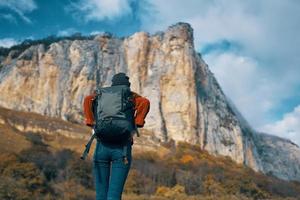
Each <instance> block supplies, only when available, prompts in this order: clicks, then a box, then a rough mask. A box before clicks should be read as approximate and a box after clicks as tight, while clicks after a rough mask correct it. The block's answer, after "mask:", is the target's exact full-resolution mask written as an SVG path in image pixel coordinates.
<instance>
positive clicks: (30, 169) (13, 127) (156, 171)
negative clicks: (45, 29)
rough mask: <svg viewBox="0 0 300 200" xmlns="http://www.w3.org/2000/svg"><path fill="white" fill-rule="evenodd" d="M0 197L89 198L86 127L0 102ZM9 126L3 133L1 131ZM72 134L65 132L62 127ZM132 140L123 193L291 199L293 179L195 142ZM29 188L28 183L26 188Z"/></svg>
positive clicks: (187, 199) (298, 187)
mask: <svg viewBox="0 0 300 200" xmlns="http://www.w3.org/2000/svg"><path fill="white" fill-rule="evenodd" d="M0 127H1V128H0V141H1V145H0V158H1V162H0V180H2V181H0V199H39V200H40V199H94V197H95V193H94V186H93V181H92V178H93V177H92V171H91V170H92V162H91V161H92V154H93V149H94V146H95V144H93V145H92V150H91V153H90V155H89V157H88V159H87V160H86V161H82V160H80V159H79V156H80V154H81V153H82V151H83V147H84V144H85V142H86V140H87V138H86V137H87V136H88V131H89V129H88V128H85V127H82V126H79V125H78V124H73V123H70V122H65V121H63V120H61V119H57V118H51V117H46V116H42V115H39V114H35V113H30V112H20V111H14V110H9V109H5V108H1V107H0ZM8 130H9V131H8ZM72 132H73V133H74V136H73V137H69V134H70V133H72ZM147 135H148V134H147V133H146V132H144V130H143V129H142V130H141V138H135V144H134V147H133V150H134V152H133V158H134V159H133V163H132V169H131V171H130V173H129V177H128V180H127V182H126V186H125V194H124V199H128V200H132V199H136V200H142V199H144V200H146V199H161V200H173V199H178V200H180V199H182V200H183V199H184V200H196V199H224V200H225V199H230V200H232V199H244V200H250V199H274V200H275V199H281V200H282V199H289V200H292V199H295V200H296V199H297V197H298V196H299V195H300V183H297V182H291V181H284V180H280V179H277V178H275V177H270V176H266V175H264V174H262V173H258V172H255V171H254V170H252V169H250V168H249V167H246V166H244V165H242V164H236V163H235V162H234V161H233V160H232V159H230V158H228V157H224V156H212V155H210V154H209V153H208V152H207V151H203V150H201V149H200V148H199V146H198V145H190V144H188V143H183V142H179V143H178V144H177V145H176V146H174V144H172V143H171V142H170V143H159V142H158V143H157V144H156V145H159V146H154V145H155V144H152V145H151V143H150V142H146V143H145V141H147ZM32 188H34V189H32Z"/></svg>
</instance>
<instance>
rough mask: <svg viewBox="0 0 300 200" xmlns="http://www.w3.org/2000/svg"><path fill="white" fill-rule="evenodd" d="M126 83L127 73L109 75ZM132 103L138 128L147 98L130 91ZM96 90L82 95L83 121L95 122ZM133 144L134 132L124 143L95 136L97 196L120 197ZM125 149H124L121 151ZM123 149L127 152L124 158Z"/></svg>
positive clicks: (101, 199) (104, 198) (110, 199)
mask: <svg viewBox="0 0 300 200" xmlns="http://www.w3.org/2000/svg"><path fill="white" fill-rule="evenodd" d="M115 85H127V86H128V87H130V82H129V77H128V76H126V74H125V73H118V74H116V75H114V76H113V78H112V86H115ZM132 95H133V103H134V110H135V115H134V123H135V125H136V127H138V128H141V127H143V126H144V124H145V118H146V115H147V114H148V112H149V109H150V102H149V100H148V99H146V98H145V97H142V96H140V95H138V94H137V93H134V92H132ZM94 97H95V94H92V95H89V96H87V97H85V99H84V113H85V123H86V125H87V126H91V127H93V126H94V123H95V121H94V116H93V112H92V110H93V109H92V102H93V100H94ZM132 145H133V134H132V135H131V137H130V139H129V140H128V141H127V142H126V144H125V146H126V148H123V147H124V145H120V144H111V143H105V142H103V141H100V140H98V139H97V144H96V149H95V152H94V157H93V160H94V165H93V171H94V180H95V187H96V199H97V200H120V199H121V196H122V192H123V188H124V184H125V181H126V178H127V175H128V172H129V169H130V166H131V160H132V157H131V150H132ZM124 150H125V152H124ZM124 153H125V154H126V155H127V156H126V158H127V159H126V160H124V159H123V158H124Z"/></svg>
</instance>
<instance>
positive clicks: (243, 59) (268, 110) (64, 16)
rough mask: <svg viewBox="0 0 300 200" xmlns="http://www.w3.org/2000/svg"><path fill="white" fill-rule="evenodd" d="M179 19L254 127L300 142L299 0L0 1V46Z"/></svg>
mask: <svg viewBox="0 0 300 200" xmlns="http://www.w3.org/2000/svg"><path fill="white" fill-rule="evenodd" d="M176 22H187V23H190V24H191V26H192V27H193V29H194V39H195V48H196V50H197V51H198V52H200V53H201V54H202V57H203V59H204V60H205V62H206V63H207V64H208V65H209V68H210V70H211V71H212V72H213V73H214V75H215V77H216V78H217V80H218V82H219V83H220V85H221V87H222V89H223V91H224V93H225V94H226V96H227V97H228V98H230V99H231V100H232V102H233V103H234V104H235V105H236V106H237V108H238V109H239V110H240V112H241V113H242V114H243V116H244V117H245V118H246V120H247V121H248V122H249V123H250V124H251V125H252V127H253V128H254V129H256V130H258V131H261V132H267V133H270V134H274V135H277V136H280V137H285V138H288V139H290V140H291V141H293V142H294V143H297V144H298V145H299V146H300V78H299V74H300V66H299V63H300V55H299V54H300V37H299V35H300V1H299V0H230V1H229V0H185V1H182V0H163V1H162V0H51V1H44V0H0V46H4V47H9V46H11V45H14V44H17V43H19V42H21V41H22V40H24V39H40V38H44V37H47V36H49V35H58V36H66V35H71V34H74V33H76V32H80V33H82V34H84V35H89V34H96V33H100V32H105V31H108V32H111V33H113V34H114V35H116V36H120V37H121V36H128V35H131V34H133V33H134V32H137V31H147V32H150V33H155V32H156V31H163V30H165V29H166V28H167V27H168V26H170V25H172V24H174V23H176Z"/></svg>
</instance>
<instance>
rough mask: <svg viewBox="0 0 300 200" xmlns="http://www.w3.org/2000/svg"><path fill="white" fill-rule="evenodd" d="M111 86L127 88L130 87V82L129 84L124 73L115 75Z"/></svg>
mask: <svg viewBox="0 0 300 200" xmlns="http://www.w3.org/2000/svg"><path fill="white" fill-rule="evenodd" d="M111 82H112V84H111V85H112V86H114V85H127V86H128V87H130V82H129V77H128V76H126V74H125V73H122V72H121V73H117V74H115V75H114V76H113V78H112V80H111Z"/></svg>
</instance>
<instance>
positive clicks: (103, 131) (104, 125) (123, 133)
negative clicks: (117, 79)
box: [93, 85, 135, 144]
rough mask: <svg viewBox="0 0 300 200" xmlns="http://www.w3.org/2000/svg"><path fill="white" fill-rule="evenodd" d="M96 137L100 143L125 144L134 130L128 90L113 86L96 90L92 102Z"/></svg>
mask: <svg viewBox="0 0 300 200" xmlns="http://www.w3.org/2000/svg"><path fill="white" fill-rule="evenodd" d="M93 113H94V118H95V121H96V125H95V127H94V130H95V134H96V137H98V138H99V139H100V141H102V142H104V143H105V142H107V143H116V144H125V143H126V142H127V141H128V139H129V137H130V134H131V132H132V130H133V129H134V128H135V126H134V104H133V96H132V93H131V91H130V88H129V87H128V86H126V85H115V86H111V87H104V88H99V89H97V92H96V98H95V100H94V101H93Z"/></svg>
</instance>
